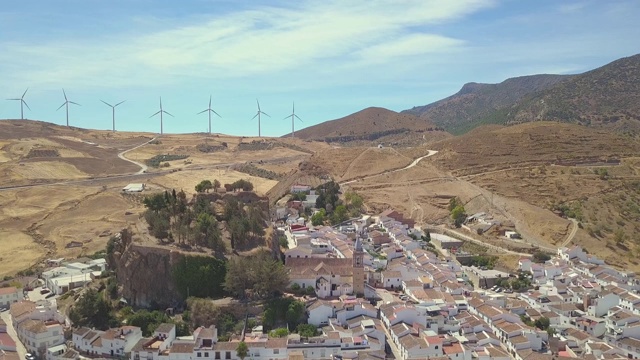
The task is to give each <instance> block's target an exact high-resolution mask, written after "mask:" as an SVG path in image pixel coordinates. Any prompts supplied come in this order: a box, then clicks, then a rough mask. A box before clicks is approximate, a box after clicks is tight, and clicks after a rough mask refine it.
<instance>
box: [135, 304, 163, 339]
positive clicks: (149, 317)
mask: <svg viewBox="0 0 640 360" xmlns="http://www.w3.org/2000/svg"><path fill="white" fill-rule="evenodd" d="M171 322H172V321H171V319H170V318H169V316H167V314H166V313H165V312H163V311H158V310H156V311H148V310H140V311H137V312H135V313H133V314H132V315H131V316H129V317H128V318H127V324H128V325H131V326H137V327H139V328H140V329H142V335H143V336H151V334H153V332H154V331H155V330H156V329H157V328H158V326H160V324H162V323H171Z"/></svg>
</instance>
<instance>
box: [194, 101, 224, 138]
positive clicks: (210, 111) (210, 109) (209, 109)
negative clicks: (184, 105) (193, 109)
mask: <svg viewBox="0 0 640 360" xmlns="http://www.w3.org/2000/svg"><path fill="white" fill-rule="evenodd" d="M203 112H208V113H209V135H211V113H214V114H216V115H218V117H219V118H222V116H220V114H218V113H217V112H216V111H215V110H213V109H212V108H211V95H209V107H208V108H206V109H204V110H202V111H200V112H199V113H198V115H200V114H202V113H203Z"/></svg>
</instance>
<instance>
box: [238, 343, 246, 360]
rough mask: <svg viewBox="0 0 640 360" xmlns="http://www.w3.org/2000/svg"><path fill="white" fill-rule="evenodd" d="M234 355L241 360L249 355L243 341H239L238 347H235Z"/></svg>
mask: <svg viewBox="0 0 640 360" xmlns="http://www.w3.org/2000/svg"><path fill="white" fill-rule="evenodd" d="M236 355H237V356H238V357H239V358H240V359H241V360H244V358H246V357H247V355H249V348H248V347H247V344H245V342H244V341H240V342H239V343H238V347H236Z"/></svg>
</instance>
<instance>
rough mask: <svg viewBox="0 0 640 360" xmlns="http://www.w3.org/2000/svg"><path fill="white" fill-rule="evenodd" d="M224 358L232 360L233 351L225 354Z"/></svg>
mask: <svg viewBox="0 0 640 360" xmlns="http://www.w3.org/2000/svg"><path fill="white" fill-rule="evenodd" d="M224 358H225V359H231V351H227V352H226V353H225V354H224Z"/></svg>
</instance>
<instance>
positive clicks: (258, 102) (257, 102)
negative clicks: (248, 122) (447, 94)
mask: <svg viewBox="0 0 640 360" xmlns="http://www.w3.org/2000/svg"><path fill="white" fill-rule="evenodd" d="M256 104H258V111H260V101H258V99H256Z"/></svg>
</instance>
